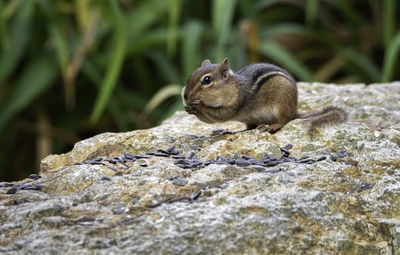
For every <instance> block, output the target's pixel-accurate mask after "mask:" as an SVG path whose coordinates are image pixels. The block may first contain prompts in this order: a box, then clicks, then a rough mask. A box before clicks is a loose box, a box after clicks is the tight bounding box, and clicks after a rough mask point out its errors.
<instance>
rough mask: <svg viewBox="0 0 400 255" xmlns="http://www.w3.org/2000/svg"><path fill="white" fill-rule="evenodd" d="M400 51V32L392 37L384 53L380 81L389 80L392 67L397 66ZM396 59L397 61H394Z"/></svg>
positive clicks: (391, 74)
mask: <svg viewBox="0 0 400 255" xmlns="http://www.w3.org/2000/svg"><path fill="white" fill-rule="evenodd" d="M399 51H400V33H397V35H396V36H395V37H394V38H393V40H392V41H391V43H390V44H389V47H388V49H387V51H386V53H385V58H384V62H383V75H382V82H389V81H390V80H391V79H392V76H393V70H394V67H398V64H399V62H398V59H399V58H398V55H399ZM396 61H397V63H396Z"/></svg>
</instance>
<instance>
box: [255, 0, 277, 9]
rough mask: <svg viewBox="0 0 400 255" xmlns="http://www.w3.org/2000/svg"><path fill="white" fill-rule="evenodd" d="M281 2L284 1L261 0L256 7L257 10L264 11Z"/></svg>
mask: <svg viewBox="0 0 400 255" xmlns="http://www.w3.org/2000/svg"><path fill="white" fill-rule="evenodd" d="M280 2H282V0H259V1H257V2H256V3H255V4H254V7H255V8H256V9H264V8H267V7H270V6H271V5H274V4H276V3H280Z"/></svg>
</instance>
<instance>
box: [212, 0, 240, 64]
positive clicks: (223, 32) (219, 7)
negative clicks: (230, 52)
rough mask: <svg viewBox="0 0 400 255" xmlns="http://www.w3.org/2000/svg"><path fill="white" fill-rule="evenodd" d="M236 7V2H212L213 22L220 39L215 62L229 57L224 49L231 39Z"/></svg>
mask: <svg viewBox="0 0 400 255" xmlns="http://www.w3.org/2000/svg"><path fill="white" fill-rule="evenodd" d="M235 5H236V0H213V2H212V22H213V28H214V32H215V35H216V36H217V38H218V39H217V47H216V53H215V58H216V59H215V61H214V62H220V61H222V60H223V59H224V58H225V57H228V56H226V52H225V49H224V47H225V43H226V41H227V40H228V38H229V34H230V29H231V24H232V18H233V13H234V11H235Z"/></svg>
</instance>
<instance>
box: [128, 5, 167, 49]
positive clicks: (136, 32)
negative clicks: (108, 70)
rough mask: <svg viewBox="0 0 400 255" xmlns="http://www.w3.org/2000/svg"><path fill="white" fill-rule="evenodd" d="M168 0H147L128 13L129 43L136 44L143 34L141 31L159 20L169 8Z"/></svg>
mask: <svg viewBox="0 0 400 255" xmlns="http://www.w3.org/2000/svg"><path fill="white" fill-rule="evenodd" d="M167 7H168V1H160V0H146V1H143V2H140V5H139V6H137V7H136V8H135V9H133V11H131V12H128V13H127V17H126V21H125V22H126V24H129V26H128V27H127V29H126V33H127V40H128V43H127V45H129V46H131V45H134V44H135V42H136V41H137V40H139V38H140V37H141V36H143V35H142V34H141V33H142V32H143V31H144V30H145V29H146V28H149V27H150V26H151V25H152V24H154V23H155V22H156V21H157V20H159V18H160V16H161V15H162V14H163V12H165V11H166V10H167Z"/></svg>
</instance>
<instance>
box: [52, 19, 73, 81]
mask: <svg viewBox="0 0 400 255" xmlns="http://www.w3.org/2000/svg"><path fill="white" fill-rule="evenodd" d="M50 35H51V37H52V39H53V42H54V44H55V46H56V51H57V57H58V62H59V64H60V68H61V71H62V73H63V75H64V77H65V75H66V71H67V66H68V62H69V49H68V44H67V42H66V40H65V39H64V37H63V36H62V35H61V32H60V30H59V28H58V27H57V25H56V24H54V23H52V24H51V25H50Z"/></svg>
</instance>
